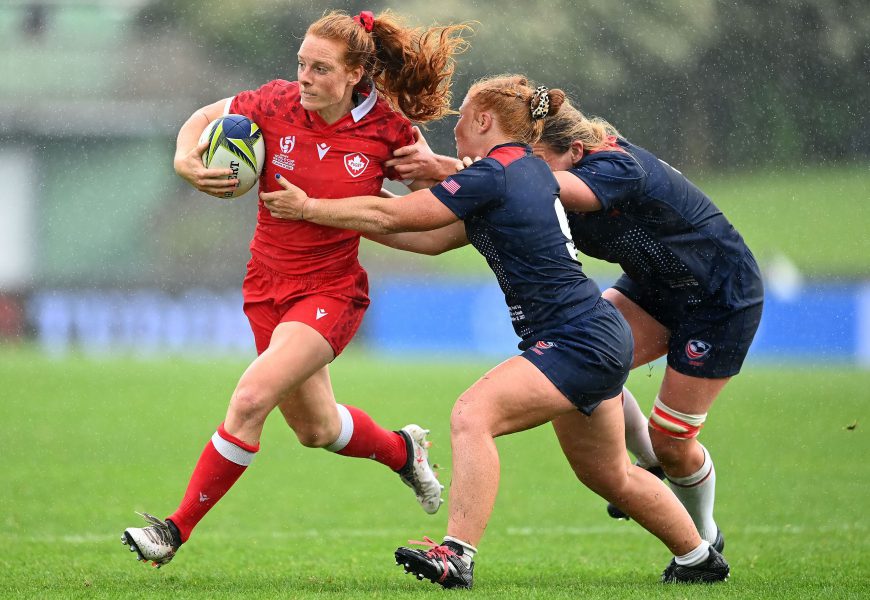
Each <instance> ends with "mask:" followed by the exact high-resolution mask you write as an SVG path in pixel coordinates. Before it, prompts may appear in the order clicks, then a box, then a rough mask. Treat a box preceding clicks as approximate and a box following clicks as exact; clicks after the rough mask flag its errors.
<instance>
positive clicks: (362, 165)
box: [344, 152, 369, 177]
mask: <svg viewBox="0 0 870 600" xmlns="http://www.w3.org/2000/svg"><path fill="white" fill-rule="evenodd" d="M367 166H369V159H368V157H367V156H366V155H365V154H362V153H361V152H351V153H350V154H345V155H344V168H345V169H347V172H348V173H349V174H350V176H351V177H359V176H360V175H362V174H363V173H364V172H365V170H366V167H367Z"/></svg>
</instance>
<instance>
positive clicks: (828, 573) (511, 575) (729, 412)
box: [0, 349, 870, 599]
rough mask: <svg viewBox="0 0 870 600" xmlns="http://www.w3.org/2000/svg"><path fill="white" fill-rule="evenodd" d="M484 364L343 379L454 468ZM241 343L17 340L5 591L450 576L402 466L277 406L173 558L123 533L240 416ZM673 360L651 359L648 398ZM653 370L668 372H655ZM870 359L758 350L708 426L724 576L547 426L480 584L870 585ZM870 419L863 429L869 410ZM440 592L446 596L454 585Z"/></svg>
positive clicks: (572, 587) (500, 523) (223, 588)
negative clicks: (584, 472) (696, 567)
mask: <svg viewBox="0 0 870 600" xmlns="http://www.w3.org/2000/svg"><path fill="white" fill-rule="evenodd" d="M487 366H489V365H487V364H485V363H474V362H462V363H459V362H457V363H455V364H448V363H436V364H428V365H426V364H422V363H411V362H406V363H399V362H393V361H388V360H384V359H381V360H378V359H374V358H371V357H367V356H364V355H361V354H348V355H347V356H344V357H342V358H341V359H340V360H339V361H337V363H336V364H335V365H334V367H333V382H334V385H335V389H336V392H337V394H338V395H339V397H340V398H341V399H343V400H344V401H346V402H349V403H357V404H359V405H361V406H364V407H366V408H367V409H368V411H369V412H370V413H371V414H372V415H373V416H374V417H375V418H376V419H378V420H379V421H380V422H382V423H383V424H385V425H386V426H390V427H400V426H402V425H404V424H406V423H407V422H412V421H419V422H420V423H422V424H423V425H425V426H427V427H430V428H431V429H432V436H433V437H434V439H435V441H436V445H435V446H434V448H433V451H432V457H433V460H434V461H436V462H439V463H441V465H442V467H443V468H442V473H443V478H444V479H445V480H449V473H450V468H449V466H450V456H449V441H448V418H449V413H450V407H451V404H452V400H453V399H454V398H455V397H456V396H457V394H459V393H460V392H461V391H462V390H463V389H464V388H465V387H466V386H467V385H469V384H470V383H471V382H473V381H474V380H475V379H476V378H477V377H478V376H479V375H480V374H481V373H482V372H483V371H484V370H485V368H486V367H487ZM243 368H244V364H242V363H239V362H236V361H223V362H184V361H180V360H172V361H169V360H167V361H163V362H142V363H138V362H133V361H128V360H123V359H116V360H111V361H105V362H95V361H89V360H85V359H66V360H62V361H51V360H46V359H44V358H42V357H40V356H39V355H37V354H35V353H33V352H30V351H24V350H11V349H7V350H0V382H2V392H0V397H2V401H0V419H2V422H3V423H4V424H5V428H4V429H5V430H4V432H3V435H2V436H0V457H2V469H0V509H2V512H0V597H4V598H5V597H16V598H46V597H55V598H56V597H64V598H66V597H69V598H76V597H80V598H92V597H98V598H114V597H118V598H125V597H147V598H237V597H238V598H241V597H244V598H394V597H421V596H426V595H430V594H436V595H437V594H444V593H448V592H443V591H442V590H440V589H438V588H437V587H436V586H433V585H431V584H428V583H421V582H418V581H416V580H414V579H412V578H411V577H410V576H405V575H403V574H402V571H401V570H400V569H399V568H398V567H396V566H395V565H394V564H393V560H392V550H393V549H394V548H395V546H397V545H399V544H402V543H404V542H405V540H407V539H409V538H414V539H419V538H420V536H422V535H429V536H431V537H434V538H438V536H440V535H441V534H442V533H443V529H444V525H445V522H446V510H443V511H442V512H440V513H439V514H438V515H436V516H434V517H429V516H427V515H425V514H423V512H422V511H421V510H420V509H419V507H418V506H417V505H416V502H415V501H414V499H413V497H412V495H411V493H410V491H409V490H408V489H407V488H405V487H404V486H403V485H402V484H401V483H400V482H399V480H398V478H396V477H395V476H394V475H392V474H390V473H388V472H387V471H386V470H385V469H384V468H383V467H381V466H380V465H378V464H375V463H373V462H370V461H360V460H353V459H347V458H343V457H338V456H335V455H331V454H329V453H327V452H325V451H322V450H309V449H304V448H302V447H300V446H299V444H298V443H296V442H295V440H294V438H293V436H292V434H291V433H290V432H289V430H288V429H286V427H285V426H284V425H283V424H282V421H281V420H280V418H278V417H277V416H276V415H273V417H271V418H270V420H269V422H268V423H267V427H266V431H265V433H264V437H263V449H262V451H261V452H260V454H259V455H258V457H257V459H256V461H255V462H254V466H253V467H252V469H250V470H249V472H248V473H246V474H245V476H244V477H243V479H242V480H241V481H240V483H239V484H238V485H237V486H236V488H235V489H233V490H232V492H231V493H230V495H228V496H227V497H226V498H225V499H223V500H222V501H221V503H220V504H219V505H218V507H217V508H216V509H215V510H213V511H212V513H210V514H209V515H208V516H207V517H206V518H205V520H204V521H203V522H202V523H201V525H200V527H199V528H198V529H197V531H196V533H195V535H194V537H193V538H192V540H191V542H190V543H189V544H188V545H186V546H185V547H184V548H183V549H182V550H181V551H180V552H179V555H178V557H177V558H176V559H175V561H174V562H173V563H172V564H170V565H168V566H167V567H165V568H163V569H161V570H159V571H158V570H154V569H151V568H148V567H145V566H143V565H142V564H139V563H136V561H135V560H134V559H133V555H131V554H130V553H129V552H127V551H126V549H125V548H124V547H123V546H122V545H121V544H120V542H119V540H118V536H119V533H120V531H121V530H122V529H123V528H124V527H126V526H130V525H133V524H136V522H137V517H136V516H135V515H134V514H133V511H134V510H140V511H141V510H147V511H149V512H154V513H156V514H158V515H161V516H163V515H165V514H168V513H169V512H171V511H172V510H173V509H174V508H175V504H176V503H177V501H178V500H179V498H180V494H181V493H182V491H183V488H184V486H185V484H186V481H187V478H188V476H189V471H190V468H191V467H192V465H193V463H194V461H195V460H196V457H197V456H198V455H199V452H200V450H201V449H202V446H203V445H204V444H205V442H206V440H207V439H208V438H209V436H210V435H211V434H212V432H213V431H214V427H215V426H216V425H217V424H218V423H219V422H220V421H221V419H222V417H223V414H224V412H225V410H226V403H227V397H228V395H229V393H230V392H231V390H232V388H233V386H234V384H235V381H236V380H237V378H238V376H239V374H240V372H241V371H242V369H243ZM660 374H661V367H660V366H658V365H656V366H655V367H654V368H653V369H652V372H651V373H647V372H646V371H645V370H640V371H638V372H636V373H635V374H633V375H632V379H631V382H630V384H631V387H632V388H633V389H634V391H635V394H636V395H637V396H638V397H639V398H640V399H641V403H642V404H643V405H644V406H645V407H648V406H649V403H650V400H651V398H652V395H653V393H654V385H655V383H656V381H657V380H658V378H659V376H660ZM648 375H650V376H648ZM868 389H870V371H857V370H850V369H845V368H844V369H836V368H825V369H809V368H781V369H775V368H773V367H769V366H765V367H763V368H762V367H753V366H749V367H748V368H747V369H746V372H745V373H744V374H742V375H741V376H739V377H738V378H736V379H735V380H734V381H733V382H732V383H731V384H730V385H729V387H728V388H726V391H725V393H724V395H723V397H722V398H721V399H720V401H719V402H718V403H717V405H716V406H715V407H714V409H713V411H712V413H711V416H710V419H709V423H708V425H707V427H706V428H705V431H704V434H703V436H702V439H703V441H704V442H705V443H706V444H707V446H708V447H709V448H710V449H711V451H712V452H713V456H714V458H715V460H716V467H717V475H718V485H719V503H718V506H717V518H718V520H719V522H720V524H721V526H722V527H723V529H724V530H725V532H726V535H727V549H726V555H727V556H728V558H729V560H730V562H731V566H732V572H733V575H732V578H731V581H729V582H728V583H727V584H725V585H720V586H715V587H710V588H698V587H684V586H676V587H674V586H662V585H661V584H659V583H658V582H657V580H658V575H659V573H660V572H661V570H662V569H663V568H664V566H665V565H666V563H667V562H668V560H669V558H670V557H669V555H668V552H667V550H666V549H665V548H664V547H663V546H662V545H661V544H660V543H659V542H658V541H656V540H655V539H653V538H652V537H651V536H649V535H648V534H646V533H644V532H643V531H642V530H640V529H639V528H638V526H637V525H635V524H634V523H624V522H614V521H611V520H610V519H608V518H607V517H606V515H605V513H604V503H603V501H601V500H600V499H598V498H597V497H595V496H594V495H593V494H591V493H590V492H588V491H586V490H585V489H583V488H582V487H581V486H580V485H579V484H578V483H576V482H575V481H574V480H573V478H572V475H571V473H570V471H569V468H568V466H567V465H566V463H565V461H564V459H562V458H561V456H560V454H559V451H558V446H557V444H556V442H555V440H554V436H553V434H552V432H551V430H550V429H549V428H547V427H544V428H539V429H537V430H533V431H529V432H524V433H522V434H519V435H515V436H512V437H510V438H505V439H502V440H500V441H499V448H500V451H501V457H502V465H503V474H502V488H501V493H500V496H499V499H498V502H497V505H496V510H495V514H494V515H493V518H492V521H491V522H490V525H489V530H488V532H487V535H486V537H485V538H484V541H483V543H482V544H481V545H480V554H479V559H478V563H477V573H476V582H475V589H474V590H473V591H472V592H471V594H468V597H472V595H473V597H475V598H506V597H513V598H571V599H575V598H620V599H622V598H638V599H640V598H782V599H791V598H822V597H824V598H858V597H864V596H865V595H866V594H867V592H868V589H870V544H868V541H867V539H868V534H870V531H868V529H870V522H868V518H867V514H868V511H870V500H868V482H870V478H868V475H870V472H868V467H867V462H866V457H867V456H868V450H870V444H868V435H867V434H868V429H870V419H868V415H867V398H868V396H867V390H868ZM856 423H857V425H856V426H855V427H854V428H851V429H850V426H853V425H855V424H856ZM439 597H441V596H439Z"/></svg>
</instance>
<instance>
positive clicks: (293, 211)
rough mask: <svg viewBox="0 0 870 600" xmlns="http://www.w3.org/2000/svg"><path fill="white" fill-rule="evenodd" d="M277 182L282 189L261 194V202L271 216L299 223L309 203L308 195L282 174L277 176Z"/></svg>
mask: <svg viewBox="0 0 870 600" xmlns="http://www.w3.org/2000/svg"><path fill="white" fill-rule="evenodd" d="M275 180H276V181H277V182H278V185H280V186H281V187H282V188H284V189H281V190H276V191H274V192H260V200H262V201H263V205H264V206H265V207H266V210H268V211H269V214H270V215H272V216H273V217H275V218H276V219H287V220H290V221H299V220H301V219H303V218H304V217H303V214H302V213H303V209H304V207H305V203H306V202H307V201H308V199H309V198H308V194H306V193H305V192H304V191H302V190H301V189H300V188H298V187H296V186H295V185H293V184H292V183H290V182H289V181H287V179H285V178H284V177H281V174H280V173H276V174H275Z"/></svg>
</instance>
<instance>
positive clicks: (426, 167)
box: [384, 127, 462, 181]
mask: <svg viewBox="0 0 870 600" xmlns="http://www.w3.org/2000/svg"><path fill="white" fill-rule="evenodd" d="M413 132H414V143H413V144H411V145H410V146H402V147H401V148H399V149H397V150H396V151H395V152H393V158H391V159H390V160H388V161H387V162H385V163H384V166H385V167H392V168H394V169H395V170H396V173H398V174H399V176H400V177H401V178H402V179H405V180H408V179H413V180H434V181H441V180H443V179H444V178H445V177H447V176H448V175H450V172H456V171H458V170H459V169H461V168H462V166H461V163H460V161H458V160H456V159H450V158H448V157H444V156H439V155H438V154H435V153H434V152H432V148H430V147H429V143H428V142H427V141H426V138H424V137H423V133H422V132H421V131H420V128H419V127H414V128H413ZM445 166H447V167H448V169H447V170H448V171H450V172H446V173H445ZM450 168H452V171H451V170H450Z"/></svg>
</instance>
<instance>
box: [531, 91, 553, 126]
mask: <svg viewBox="0 0 870 600" xmlns="http://www.w3.org/2000/svg"><path fill="white" fill-rule="evenodd" d="M549 91H550V88H548V87H547V86H545V85H539V86H538V87H536V88H535V93H534V95H532V101H531V102H530V103H529V104H530V108H531V110H532V118H533V119H543V118H544V117H546V116H547V113H549V112H550V96H549V95H548V92H549Z"/></svg>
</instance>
